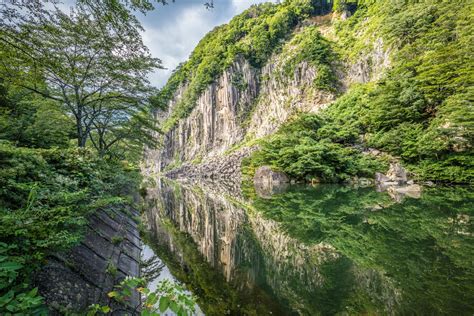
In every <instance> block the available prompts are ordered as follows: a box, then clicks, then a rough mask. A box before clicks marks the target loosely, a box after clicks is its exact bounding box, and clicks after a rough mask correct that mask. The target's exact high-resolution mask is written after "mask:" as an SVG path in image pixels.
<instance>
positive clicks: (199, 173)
mask: <svg viewBox="0 0 474 316" xmlns="http://www.w3.org/2000/svg"><path fill="white" fill-rule="evenodd" d="M254 150H255V147H250V148H249V147H246V148H243V149H241V150H237V151H235V152H233V153H231V154H228V155H226V156H218V157H215V158H212V159H210V160H208V161H206V162H205V163H202V164H191V163H187V164H184V165H182V166H181V167H179V168H176V169H174V170H171V171H169V172H166V173H165V175H166V176H167V177H169V178H171V179H211V180H219V181H220V182H230V183H233V184H240V182H241V172H240V166H241V164H242V160H243V159H244V158H246V157H249V156H250V154H251V153H252V151H254Z"/></svg>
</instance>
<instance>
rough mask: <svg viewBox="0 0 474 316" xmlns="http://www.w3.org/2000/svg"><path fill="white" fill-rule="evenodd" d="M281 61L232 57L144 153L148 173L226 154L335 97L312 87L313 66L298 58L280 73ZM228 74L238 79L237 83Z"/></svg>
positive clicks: (173, 103) (172, 103)
mask: <svg viewBox="0 0 474 316" xmlns="http://www.w3.org/2000/svg"><path fill="white" fill-rule="evenodd" d="M283 62H284V60H281V59H280V56H278V55H276V56H274V57H273V58H272V59H270V61H269V62H268V63H267V65H266V66H265V67H263V68H262V69H261V70H258V69H255V68H253V67H252V66H251V65H250V64H249V63H248V62H247V61H246V60H244V59H243V58H239V59H237V60H236V61H235V62H234V63H233V65H232V66H231V67H230V68H228V69H227V70H226V71H225V72H224V73H223V74H222V75H221V76H220V77H219V78H218V79H217V80H216V82H215V83H213V84H211V85H210V86H209V87H208V88H207V89H206V90H205V91H204V92H203V93H202V95H201V96H200V97H199V99H198V100H197V102H196V105H195V107H194V109H193V110H192V112H191V114H190V115H189V116H188V117H187V118H184V119H181V120H179V121H178V123H177V124H176V125H175V126H174V127H173V128H171V130H169V131H168V132H167V133H166V134H165V135H164V136H161V137H162V138H161V146H160V148H158V149H156V150H148V151H147V152H146V159H145V163H146V166H145V169H146V170H147V172H149V173H160V172H163V171H166V170H168V169H174V168H176V167H177V166H180V165H181V164H183V163H191V162H192V163H194V164H199V163H200V162H201V161H207V160H209V159H211V158H213V157H216V156H225V155H226V153H227V152H228V151H229V150H231V149H232V148H233V147H234V146H236V145H238V144H240V143H243V142H244V141H245V140H250V139H256V138H261V137H264V136H266V135H269V134H271V133H273V132H275V131H276V130H277V128H278V127H279V126H281V124H283V123H284V122H286V121H287V120H288V118H290V117H291V116H292V115H293V114H295V113H297V112H317V111H319V110H320V109H321V108H324V107H325V106H327V105H328V104H329V103H330V102H331V101H332V100H333V99H334V96H333V95H332V94H330V93H327V92H322V91H317V90H315V89H314V88H313V87H312V82H313V80H314V79H315V77H316V75H317V70H316V69H315V68H314V67H312V66H310V65H309V64H308V63H306V62H303V63H301V64H300V65H298V66H297V67H296V69H295V70H294V73H293V76H289V77H288V76H287V75H283V74H282V66H283ZM233 78H239V81H238V83H237V82H236V80H235V79H233ZM184 89H185V87H181V88H180V89H178V91H177V93H176V95H175V98H174V99H173V100H172V101H170V103H169V108H168V110H167V112H166V113H163V112H162V113H158V114H157V120H163V119H165V118H166V117H167V116H168V115H170V113H171V112H172V111H173V107H174V106H176V104H177V102H178V101H179V100H180V98H181V97H182V94H183V91H184ZM159 137H160V136H159Z"/></svg>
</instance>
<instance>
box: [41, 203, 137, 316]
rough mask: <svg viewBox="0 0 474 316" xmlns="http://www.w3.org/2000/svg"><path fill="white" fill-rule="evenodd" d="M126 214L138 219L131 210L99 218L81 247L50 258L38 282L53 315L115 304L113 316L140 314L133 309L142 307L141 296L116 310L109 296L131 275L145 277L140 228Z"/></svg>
mask: <svg viewBox="0 0 474 316" xmlns="http://www.w3.org/2000/svg"><path fill="white" fill-rule="evenodd" d="M126 213H129V214H132V215H134V216H138V215H139V214H138V212H137V211H136V210H134V209H131V208H128V207H126V206H122V207H120V208H108V209H107V210H101V211H99V212H97V213H95V214H94V215H92V216H91V218H90V221H89V224H88V226H87V232H86V235H85V238H84V239H83V241H82V242H81V243H80V244H79V245H78V246H76V247H74V248H73V249H72V250H70V251H68V252H65V253H56V254H53V255H51V256H50V257H49V258H48V262H47V264H46V265H45V266H44V267H43V268H42V270H41V271H40V272H39V273H38V274H37V275H36V277H35V283H36V285H37V286H38V287H39V292H40V294H41V295H42V296H43V297H44V298H45V302H46V305H47V306H48V308H49V309H50V315H63V314H64V313H65V312H76V313H77V312H78V313H80V314H81V315H82V314H85V313H84V312H85V310H87V308H88V307H89V306H90V305H92V304H100V305H109V304H110V305H111V306H112V309H113V310H114V311H115V312H114V313H113V315H136V314H137V315H138V313H137V312H136V311H135V310H134V308H133V307H132V306H134V307H135V306H137V305H138V304H139V300H140V298H139V296H138V295H137V293H135V294H136V295H135V296H133V297H131V299H130V306H126V307H123V306H116V305H114V302H111V301H110V298H109V297H108V296H107V293H108V292H110V291H112V289H113V287H114V286H115V285H116V284H118V283H120V282H121V281H122V280H123V279H124V278H125V277H126V276H139V275H140V265H139V262H140V252H141V245H140V237H139V234H138V227H137V223H135V222H134V221H133V220H132V219H131V218H130V216H129V215H127V214H126ZM110 305H109V306H110Z"/></svg>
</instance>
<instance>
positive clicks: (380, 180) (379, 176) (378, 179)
mask: <svg viewBox="0 0 474 316" xmlns="http://www.w3.org/2000/svg"><path fill="white" fill-rule="evenodd" d="M388 181H390V178H389V177H387V176H386V175H384V174H383V173H380V172H376V173H375V182H376V183H384V182H388Z"/></svg>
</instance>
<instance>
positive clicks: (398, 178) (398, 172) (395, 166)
mask: <svg viewBox="0 0 474 316" xmlns="http://www.w3.org/2000/svg"><path fill="white" fill-rule="evenodd" d="M386 176H387V177H388V178H389V180H390V181H392V182H396V183H398V184H400V185H401V184H405V183H406V182H407V172H406V170H405V169H404V168H403V167H402V166H401V165H400V164H399V163H398V162H396V163H392V164H390V168H389V169H388V172H387V175H386Z"/></svg>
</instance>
